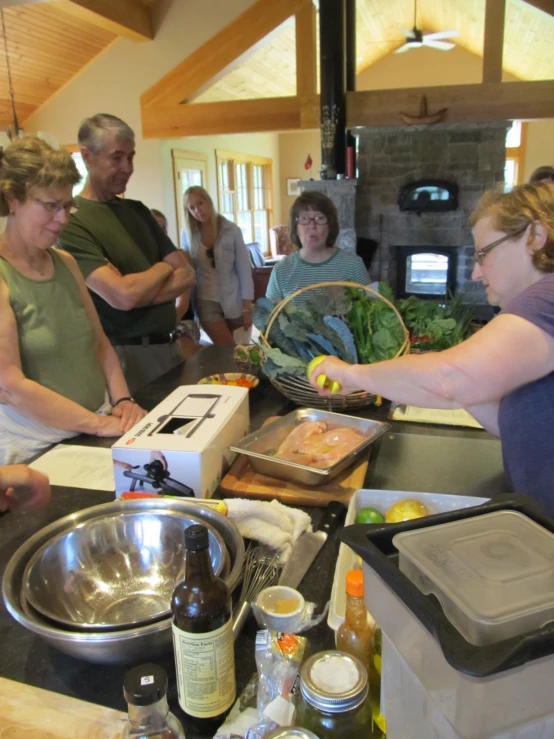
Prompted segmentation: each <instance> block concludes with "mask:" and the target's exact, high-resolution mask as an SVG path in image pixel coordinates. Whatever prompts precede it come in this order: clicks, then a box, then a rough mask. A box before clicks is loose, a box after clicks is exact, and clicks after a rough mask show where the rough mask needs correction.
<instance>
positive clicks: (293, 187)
mask: <svg viewBox="0 0 554 739" xmlns="http://www.w3.org/2000/svg"><path fill="white" fill-rule="evenodd" d="M299 181H300V177H288V178H287V195H290V196H291V197H294V198H296V197H298V196H299V195H300V187H299V184H298V183H299Z"/></svg>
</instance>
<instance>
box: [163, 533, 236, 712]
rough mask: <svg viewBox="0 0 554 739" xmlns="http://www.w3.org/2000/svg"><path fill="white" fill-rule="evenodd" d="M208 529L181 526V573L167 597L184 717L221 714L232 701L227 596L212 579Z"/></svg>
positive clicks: (232, 655)
mask: <svg viewBox="0 0 554 739" xmlns="http://www.w3.org/2000/svg"><path fill="white" fill-rule="evenodd" d="M209 543H210V542H209V536H208V530H207V528H206V527H205V526H201V525H199V524H195V525H193V526H189V527H188V528H187V529H186V530H185V577H184V579H183V580H182V581H181V582H180V583H178V584H177V586H176V587H175V590H174V591H173V597H172V599H171V610H172V612H173V620H172V631H173V648H174V651H175V666H176V671H177V689H178V694H179V704H180V706H181V708H182V709H183V711H184V712H185V713H187V714H189V716H194V717H196V718H205V719H216V718H218V719H219V718H220V717H222V714H223V713H225V711H227V710H228V709H229V708H230V707H231V706H232V704H233V703H234V700H235V694H236V687H235V653H234V642H233V632H232V619H231V594H230V592H229V588H228V587H227V585H226V584H225V583H224V582H223V580H221V579H220V578H219V577H215V575H214V573H213V569H212V562H211V558H210V549H209Z"/></svg>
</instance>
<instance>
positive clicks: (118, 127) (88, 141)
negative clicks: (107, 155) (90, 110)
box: [77, 113, 135, 154]
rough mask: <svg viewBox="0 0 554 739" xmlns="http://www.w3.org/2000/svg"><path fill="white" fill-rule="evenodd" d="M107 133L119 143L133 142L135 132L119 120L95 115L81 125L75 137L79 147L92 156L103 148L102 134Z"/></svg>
mask: <svg viewBox="0 0 554 739" xmlns="http://www.w3.org/2000/svg"><path fill="white" fill-rule="evenodd" d="M108 132H109V133H112V134H113V135H114V136H115V138H116V139H120V140H121V141H133V142H134V141H135V132H134V131H133V129H132V128H131V127H130V126H128V125H127V124H126V123H125V121H122V120H121V118H117V116H115V115H110V114H109V113H97V114H96V115H93V116H91V117H90V118H85V120H84V121H83V122H82V123H81V125H80V127H79V133H78V135H77V140H78V142H79V146H86V147H87V149H90V150H91V151H92V152H93V153H94V154H99V153H100V152H101V151H102V149H103V148H104V134H106V133H108Z"/></svg>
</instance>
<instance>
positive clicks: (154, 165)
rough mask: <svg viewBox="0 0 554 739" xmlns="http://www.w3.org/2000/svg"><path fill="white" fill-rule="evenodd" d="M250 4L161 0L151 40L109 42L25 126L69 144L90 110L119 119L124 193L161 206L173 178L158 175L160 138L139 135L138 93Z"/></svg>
mask: <svg viewBox="0 0 554 739" xmlns="http://www.w3.org/2000/svg"><path fill="white" fill-rule="evenodd" d="M253 2H254V0H166V2H165V3H164V4H163V5H162V6H161V7H160V8H159V9H158V11H157V14H156V21H157V25H158V26H159V27H158V28H157V31H156V38H155V39H154V41H151V42H148V41H146V42H142V43H135V42H132V41H128V40H127V39H118V40H117V41H115V42H114V43H113V44H112V45H110V46H109V47H108V48H107V49H106V50H105V51H104V52H103V53H102V54H100V56H99V57H97V58H96V59H95V60H94V61H93V62H92V63H91V64H89V65H88V67H86V68H85V69H84V70H83V71H82V72H81V73H80V74H79V75H78V76H77V77H76V78H74V79H73V80H71V81H70V82H69V83H68V84H67V85H66V86H65V87H64V88H63V89H62V90H60V91H59V92H58V93H56V94H55V95H54V96H53V97H52V98H50V99H49V101H48V102H47V103H45V105H43V106H42V107H41V108H40V109H39V110H38V111H37V112H35V113H34V114H33V115H32V116H30V117H29V118H28V119H27V120H26V121H25V130H26V131H27V132H28V133H36V132H37V131H41V130H42V131H48V132H49V133H52V134H54V135H55V136H56V137H57V139H58V140H59V142H60V143H62V144H72V143H76V140H77V130H78V128H79V124H80V122H81V121H82V120H83V118H86V117H87V116H89V115H94V114H95V113H112V114H113V115H117V116H119V117H120V118H123V119H124V120H125V121H126V122H127V123H128V124H129V125H130V126H131V127H132V128H133V129H134V131H135V134H136V143H137V156H136V169H135V174H134V175H133V177H132V178H131V181H130V183H129V187H128V190H127V194H128V196H129V197H131V198H136V199H138V200H142V201H143V202H144V203H146V204H147V205H149V206H150V207H155V208H160V209H164V207H165V203H168V204H169V203H170V201H171V200H172V198H173V195H172V188H173V178H172V177H171V176H170V177H169V178H168V177H167V176H163V175H162V173H163V172H166V173H167V171H168V168H167V166H168V165H167V157H168V156H169V157H170V152H169V149H168V148H167V147H165V146H163V144H162V143H161V142H160V141H158V140H144V139H143V138H142V129H141V119H140V99H139V98H140V95H141V94H142V93H143V92H144V91H145V90H147V89H148V88H149V87H151V86H152V85H154V84H155V83H156V82H158V81H159V80H160V78H161V77H163V75H165V74H166V73H167V72H169V71H170V70H171V69H173V67H175V66H176V65H177V64H178V63H179V62H181V61H182V60H183V59H184V58H186V57H187V56H188V55H189V54H191V53H192V52H193V51H194V50H195V49H196V48H198V47H199V46H201V45H202V44H203V43H204V42H205V41H208V40H209V39H210V38H211V37H212V36H214V34H216V33H217V32H218V31H219V30H221V29H222V28H223V27H225V26H226V25H228V24H229V23H230V22H231V21H232V20H233V19H234V18H235V17H236V16H237V15H239V14H240V13H242V12H243V11H244V10H246V9H247V8H248V7H249V6H250V5H252V4H253ZM179 148H182V149H190V148H194V147H193V145H192V142H191V141H190V140H185V139H181V140H180V141H179ZM257 153H261V152H257ZM268 156H269V154H268ZM169 167H171V162H169ZM169 171H170V170H169ZM168 190H169V194H168ZM166 209H167V208H166ZM173 212H174V208H173V206H172V213H173ZM172 220H173V219H172Z"/></svg>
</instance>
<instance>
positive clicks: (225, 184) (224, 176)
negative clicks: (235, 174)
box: [219, 162, 229, 190]
mask: <svg viewBox="0 0 554 739" xmlns="http://www.w3.org/2000/svg"><path fill="white" fill-rule="evenodd" d="M219 184H220V186H221V189H222V190H228V189H229V172H228V171H227V162H221V163H220V165H219Z"/></svg>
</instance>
